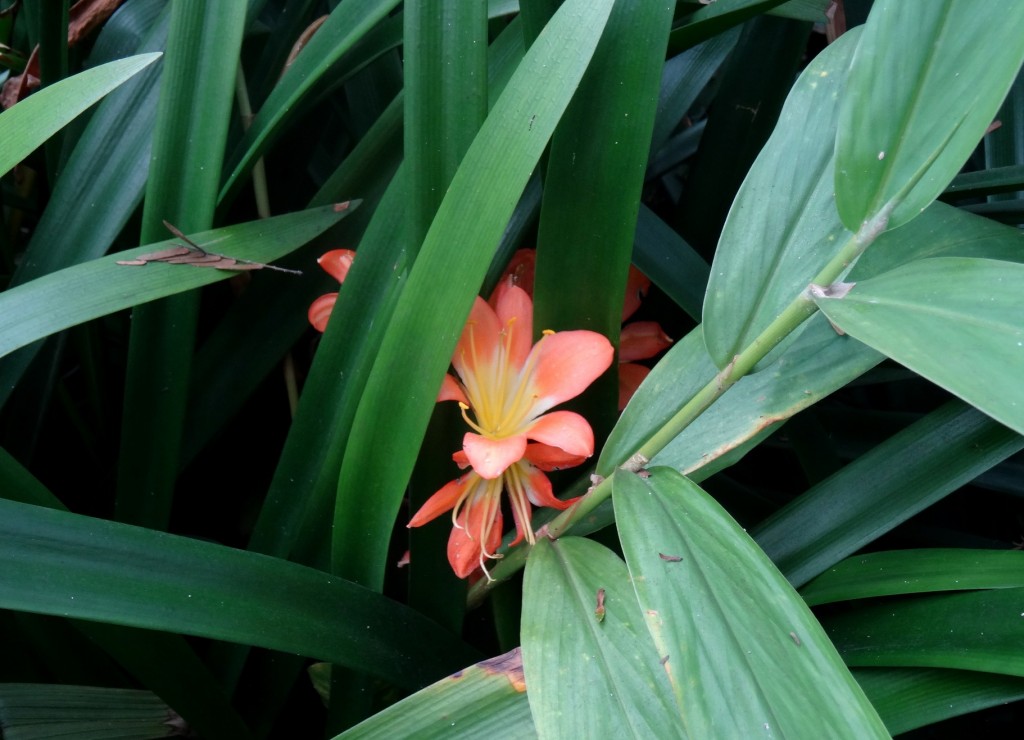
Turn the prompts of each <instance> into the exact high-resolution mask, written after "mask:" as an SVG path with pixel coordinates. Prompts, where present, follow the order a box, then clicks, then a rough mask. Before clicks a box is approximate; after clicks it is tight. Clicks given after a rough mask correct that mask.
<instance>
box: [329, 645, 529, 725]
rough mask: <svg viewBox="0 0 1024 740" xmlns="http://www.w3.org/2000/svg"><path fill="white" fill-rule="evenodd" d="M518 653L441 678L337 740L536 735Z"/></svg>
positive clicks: (487, 661)
mask: <svg viewBox="0 0 1024 740" xmlns="http://www.w3.org/2000/svg"><path fill="white" fill-rule="evenodd" d="M525 689H526V687H525V684H524V682H523V660H522V657H521V655H520V652H519V648H516V649H515V650H512V651H511V652H509V653H506V654H505V655H499V656H498V657H496V658H490V659H489V660H485V661H483V662H481V663H477V664H476V665H474V666H470V667H469V668H466V669H465V670H462V671H459V672H458V673H457V674H455V675H453V676H448V677H447V678H442V679H441V680H440V681H438V682H437V683H435V684H432V685H430V686H428V687H426V688H425V689H420V690H419V691H417V692H416V693H415V694H413V695H412V696H410V697H408V698H406V699H403V700H402V701H400V702H398V703H397V704H393V705H391V706H390V707H388V708H387V709H385V710H384V711H383V712H379V713H378V714H375V715H374V716H373V717H371V718H370V719H368V720H366V721H364V722H362V723H361V724H359V725H357V726H355V727H353V728H352V729H350V730H348V731H346V732H343V733H342V734H340V735H338V738H344V739H345V740H353V739H354V738H368V739H369V738H379V739H380V740H390V739H391V738H396V737H415V738H422V739H423V740H433V739H434V738H436V739H437V740H446V739H448V738H453V737H465V738H473V737H514V738H524V739H525V738H532V737H536V736H537V731H536V730H535V729H534V727H533V718H532V717H531V716H530V704H529V702H528V701H527V700H526V699H527V697H526V690H525Z"/></svg>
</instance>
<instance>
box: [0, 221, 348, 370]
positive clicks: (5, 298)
mask: <svg viewBox="0 0 1024 740" xmlns="http://www.w3.org/2000/svg"><path fill="white" fill-rule="evenodd" d="M347 212H348V209H347V208H343V207H340V206H327V207H323V208H318V209H313V210H310V211H302V212H300V213H291V214H287V215H284V216H277V217H276V218H272V219H266V220H264V221H253V222H250V223H246V224H239V225H237V226H229V227H225V228H223V229H214V230H212V231H207V232H203V233H200V234H193V235H192V236H191V237H190V238H191V239H192V241H194V242H196V243H197V244H199V245H200V246H205V247H206V248H207V249H208V250H209V251H215V252H217V253H218V254H227V255H229V256H231V257H236V258H239V259H246V260H251V261H253V262H263V263H266V262H272V261H273V260H275V259H277V258H278V257H281V256H282V255H284V254H287V253H288V252H290V251H292V250H293V249H296V248H297V247H299V246H301V245H302V244H305V243H306V242H307V241H309V240H310V239H312V238H313V237H314V236H316V235H317V234H319V233H321V232H322V231H324V230H325V229H326V228H328V227H329V226H331V225H332V224H334V223H335V222H337V221H338V220H339V219H340V218H342V217H343V216H344V215H345V214H346V213H347ZM175 243H176V242H175V240H174V239H168V240H166V241H163V242H157V243H156V244H149V245H146V246H144V247H138V248H137V249H130V250H127V251H125V252H120V253H118V254H116V255H111V256H109V257H103V258H101V259H98V260H93V261H92V262H87V263H85V264H83V265H76V266H75V267H68V268H66V269H64V270H60V271H58V272H55V273H51V274H50V275H46V276H45V277H41V278H38V279H36V280H33V281H31V282H29V283H25V284H24V285H19V286H17V287H16V288H11V289H10V290H8V291H6V292H4V293H2V294H0V356H3V355H5V354H7V353H8V352H10V351H11V350H14V349H17V348H18V347H23V346H25V345H26V344H29V343H30V342H33V341H35V340H37V339H41V338H42V337H45V336H49V335H50V334H53V333H54V332H57V331H60V330H61V329H66V328H67V327H69V326H75V325H77V324H80V323H82V322H84V321H88V320H89V319H94V318H97V317H98V316H105V315H106V314H109V313H113V312H114V311H120V310H122V309H125V308H129V307H131V306H135V305H138V304H140V303H144V302H146V301H152V300H155V299H157V298H162V297H164V296H169V295H174V294H175V293H180V292H182V291H185V290H191V289H192V288H198V287H200V286H202V285H209V284H210V283H215V282H218V281H220V280H224V279H226V278H229V277H231V276H232V275H234V274H236V273H234V272H230V271H227V270H214V269H211V268H199V267H193V266H191V265H168V264H160V263H153V264H147V265H144V266H127V265H118V264H117V261H118V260H130V259H133V258H137V257H140V256H142V255H145V254H149V253H152V252H154V251H157V250H159V249H162V248H166V247H170V246H171V245H173V244H175Z"/></svg>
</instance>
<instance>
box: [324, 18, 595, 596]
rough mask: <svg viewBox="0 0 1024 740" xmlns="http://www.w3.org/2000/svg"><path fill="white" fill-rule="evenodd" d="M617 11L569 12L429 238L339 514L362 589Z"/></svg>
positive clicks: (344, 476)
mask: <svg viewBox="0 0 1024 740" xmlns="http://www.w3.org/2000/svg"><path fill="white" fill-rule="evenodd" d="M611 4H612V3H611V2H609V1H608V0H602V2H583V1H582V0H568V2H566V3H565V4H563V5H562V7H561V8H560V9H559V11H558V12H557V13H556V14H555V16H554V17H553V18H552V20H551V22H550V23H549V24H548V25H547V26H546V28H545V30H544V32H543V33H542V34H541V36H540V37H538V39H537V41H535V42H534V44H533V46H531V47H530V50H529V52H527V54H526V56H525V57H524V58H523V61H522V63H521V64H520V65H519V67H518V69H517V70H516V72H515V74H514V75H513V77H512V79H511V80H510V81H509V82H508V84H507V85H506V87H505V90H504V91H503V92H502V94H501V97H500V98H499V99H498V101H497V103H495V105H494V108H492V110H491V112H490V114H489V115H488V117H487V120H486V121H485V122H484V124H483V126H482V127H481V129H480V132H479V134H477V137H476V138H475V139H474V141H473V144H472V145H471V146H470V148H469V151H468V152H467V153H466V156H465V157H464V158H463V161H462V165H461V166H460V167H459V170H458V172H457V173H456V175H455V178H454V179H453V180H452V184H451V187H450V188H449V189H448V192H447V194H446V195H445V198H444V201H443V202H442V203H441V207H440V208H439V209H438V213H437V217H436V218H435V219H434V222H433V224H432V225H431V228H430V231H429V232H428V233H427V237H426V239H425V241H424V243H423V246H422V248H421V250H420V254H419V256H418V257H417V260H416V264H415V266H414V268H413V270H412V272H411V273H410V275H409V280H408V283H407V284H406V287H405V289H404V291H403V292H402V295H401V298H400V299H399V301H398V305H397V306H396V308H395V313H394V316H393V318H392V325H391V327H390V328H389V329H388V332H387V334H386V335H385V337H384V340H383V342H382V344H381V347H380V352H379V354H378V357H377V360H376V362H375V363H374V367H373V372H372V374H371V376H370V378H369V380H368V382H367V385H366V390H365V392H364V393H363V396H362V399H361V400H360V402H359V409H358V411H357V412H356V416H355V420H354V422H353V426H352V432H351V435H350V437H349V443H348V446H347V448H346V451H345V460H344V463H343V464H342V468H341V474H340V479H339V483H338V492H339V503H338V508H337V511H339V512H341V511H344V512H345V513H344V515H342V516H340V517H339V518H336V519H335V522H334V530H333V535H334V545H333V561H334V563H335V566H336V567H337V568H342V569H343V572H344V573H346V574H348V575H349V576H350V577H351V578H352V579H353V580H356V581H357V582H359V583H364V584H367V585H371V586H374V587H379V586H380V584H381V581H382V576H383V568H384V560H385V556H386V550H387V541H388V535H389V533H390V532H391V529H392V525H393V524H394V521H395V516H396V514H397V513H398V508H399V505H400V503H401V498H402V495H403V493H404V490H405V486H406V484H407V483H408V480H409V475H410V473H411V472H412V468H413V464H414V462H415V458H416V453H417V450H418V447H419V444H420V442H421V441H422V438H423V434H424V432H425V430H426V426H427V422H428V421H429V418H430V413H431V410H432V408H433V406H434V402H435V400H436V398H437V391H438V389H439V388H440V386H441V379H442V377H443V375H444V370H445V368H446V367H447V366H448V363H449V362H450V360H451V353H452V350H453V349H454V347H455V342H456V340H457V339H458V336H459V334H460V333H461V331H462V325H463V322H464V320H465V317H466V316H467V315H468V314H469V309H470V307H471V305H472V301H473V296H474V294H475V293H476V291H477V289H478V287H479V285H480V283H481V282H482V280H483V277H484V274H485V273H486V270H487V267H488V265H489V263H490V261H491V257H492V255H493V254H494V251H495V249H496V248H497V246H498V243H499V241H500V239H501V235H502V231H503V230H504V228H505V225H506V224H507V222H508V220H509V217H510V216H511V215H512V212H513V210H514V209H515V205H516V202H517V200H518V199H519V196H520V195H521V194H522V192H523V189H524V188H525V186H526V183H527V181H528V180H529V177H530V174H531V172H532V171H533V168H534V166H535V165H536V163H537V161H538V160H539V159H540V155H541V153H542V152H543V150H544V147H545V145H546V143H547V141H548V138H549V137H550V135H551V133H552V131H553V130H554V127H555V124H556V123H557V121H558V119H559V117H560V115H561V113H562V112H563V111H564V109H565V106H566V105H568V102H569V98H570V97H571V95H572V92H573V91H574V90H575V89H576V86H577V85H578V83H579V80H580V78H581V77H582V75H583V72H584V70H585V69H586V65H587V62H588V61H589V59H590V57H591V55H592V54H593V50H594V47H595V46H596V45H597V41H598V38H599V36H600V32H601V29H602V28H603V27H604V23H605V21H606V20H607V16H608V13H609V12H610V10H611ZM466 213H473V214H474V218H472V219H466V218H465V214H466ZM453 244H459V245H464V248H460V249H453V248H452V245H453ZM441 276H443V278H442V277H441ZM439 279H443V281H444V285H445V289H444V290H443V291H442V290H438V280H439ZM396 387H401V388H402V389H403V390H402V392H403V396H404V402H403V403H402V404H401V405H396V404H395V403H394V402H393V401H394V389H395V388H396ZM382 408H387V409H389V419H388V423H387V424H386V425H382V424H381V423H380V410H381V409H382Z"/></svg>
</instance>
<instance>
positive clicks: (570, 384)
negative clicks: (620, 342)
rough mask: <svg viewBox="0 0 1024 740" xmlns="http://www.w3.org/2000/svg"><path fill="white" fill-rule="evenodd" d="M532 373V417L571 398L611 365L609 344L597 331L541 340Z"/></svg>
mask: <svg viewBox="0 0 1024 740" xmlns="http://www.w3.org/2000/svg"><path fill="white" fill-rule="evenodd" d="M533 351H534V352H536V353H537V357H536V362H537V364H536V366H535V368H534V372H533V379H532V382H533V393H534V395H535V396H536V398H537V400H536V402H535V403H534V406H533V409H532V413H533V415H538V414H541V413H543V412H545V411H547V410H548V409H549V408H551V407H552V406H557V405H558V404H560V403H562V402H563V401H568V400H569V399H570V398H575V397H576V396H578V395H579V394H580V393H582V392H583V391H584V390H585V389H586V387H587V386H588V385H590V384H591V383H593V382H594V381H595V380H596V379H597V378H598V376H600V375H601V373H603V372H604V371H605V370H607V369H608V367H609V366H610V365H611V364H612V357H613V356H614V354H615V353H614V350H612V345H611V342H609V341H608V340H607V339H606V338H605V337H603V336H601V335H600V334H598V333H597V332H593V331H585V330H577V331H560V332H558V333H557V334H549V335H547V336H545V337H542V338H541V340H540V341H539V342H537V344H536V345H535V346H534V348H533Z"/></svg>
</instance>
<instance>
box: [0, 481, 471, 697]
mask: <svg viewBox="0 0 1024 740" xmlns="http://www.w3.org/2000/svg"><path fill="white" fill-rule="evenodd" d="M0 562H3V563H4V564H5V566H4V568H3V569H2V575H0V606H2V607H3V608H5V609H15V610H18V611H30V612H36V613H42V614H55V615H60V616H65V617H77V618H79V619H89V620H96V621H100V622H107V623H110V624H122V625H129V626H135V627H145V628H148V629H157V630H165V631H171V632H181V633H182V634H186V635H198V636H201V637H212V638H215V639H222V640H228V641H231V642H240V643H245V644H250V645H258V646H261V647H267V648H271V649H274V650H281V651H284V652H291V653H298V654H300V655H306V656H309V657H317V658H323V659H326V660H330V661H331V662H332V663H336V664H338V665H344V666H348V667H353V668H358V669H359V670H364V671H368V672H370V673H373V674H374V675H377V676H381V677H384V678H386V679H388V680H389V681H392V682H393V683H395V684H397V685H399V686H405V687H408V688H415V687H418V686H422V685H423V684H425V683H427V682H428V681H431V680H434V679H436V677H437V676H438V675H439V674H442V673H444V672H449V671H452V670H455V669H456V668H458V667H460V666H462V665H466V664H468V663H471V662H473V661H474V660H476V656H475V655H473V652H472V650H470V649H469V648H468V647H466V646H465V645H464V644H463V643H462V642H461V641H460V640H459V639H458V638H457V637H455V636H454V635H451V634H449V633H447V632H445V631H444V630H442V629H441V628H439V627H437V626H436V625H435V624H434V623H433V622H430V621H429V620H427V619H425V618H424V617H422V616H421V615H419V614H418V613H416V612H414V611H412V610H411V609H409V608H408V607H404V606H401V605H399V604H397V603H395V602H392V601H390V600H389V599H386V598H384V597H383V596H380V595H379V594H376V593H373V592H371V591H368V590H366V589H363V588H361V587H359V586H356V585H355V584H352V583H348V582H347V581H343V580H341V579H339V578H337V577H334V576H331V575H329V574H327V573H324V572H322V571H318V570H313V569H312V568H306V567H304V566H301V565H296V564H294V563H289V562H286V561H283V560H278V559H276V558H271V557H268V556H266V555H257V554H255V553H249V552H243V551H241V550H234V549H232V548H229V547H224V546H222V545H215V544H212V543H209V542H202V541H200V540H194V539H191V538H187V537H179V536H175V535H170V534H166V533H163V532H157V531H154V530H149V529H142V528H139V527H132V526H129V525H126V524H117V523H114V522H106V521H102V520H99V519H92V518H89V517H84V516H79V515H76V514H70V513H67V512H62V511H54V510H51V509H43V508H40V507H36V506H30V505H27V504H19V503H15V502H12V501H5V500H0ZM268 584H272V585H273V587H272V588H268Z"/></svg>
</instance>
